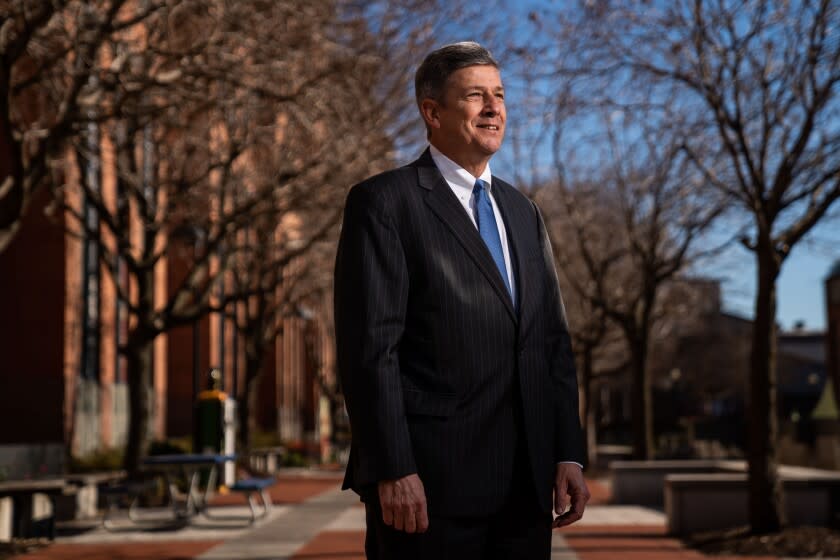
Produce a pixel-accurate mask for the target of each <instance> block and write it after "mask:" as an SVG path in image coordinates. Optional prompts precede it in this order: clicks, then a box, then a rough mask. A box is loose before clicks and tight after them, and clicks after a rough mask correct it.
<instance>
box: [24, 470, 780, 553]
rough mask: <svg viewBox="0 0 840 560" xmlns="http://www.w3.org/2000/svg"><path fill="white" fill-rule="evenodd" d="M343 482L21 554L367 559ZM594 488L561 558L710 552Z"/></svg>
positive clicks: (304, 484) (294, 480) (304, 479)
mask: <svg viewBox="0 0 840 560" xmlns="http://www.w3.org/2000/svg"><path fill="white" fill-rule="evenodd" d="M339 484H340V477H339V476H337V475H334V474H316V475H307V476H303V475H302V474H292V475H289V474H285V475H283V476H280V477H278V483H277V484H276V485H275V486H274V487H272V489H271V495H272V498H273V499H274V500H275V503H277V504H285V505H281V506H280V507H278V508H276V509H275V512H274V513H273V514H272V515H271V516H270V517H269V518H268V519H264V520H262V521H260V522H258V523H256V524H255V525H254V526H253V527H249V528H244V529H240V530H237V531H231V532H228V533H222V532H221V531H219V530H218V529H217V530H213V529H212V526H209V525H208V526H206V527H202V526H201V525H200V524H199V526H198V527H192V528H189V529H184V530H181V531H177V532H172V533H170V532H166V533H161V532H158V533H156V534H139V535H136V534H133V535H131V536H130V537H126V538H123V537H120V536H119V535H117V536H114V535H113V534H108V533H105V532H103V531H101V530H100V531H99V532H95V531H94V532H92V533H91V535H88V536H85V537H82V539H88V540H96V539H98V538H100V537H101V538H103V539H104V538H109V539H111V542H70V541H68V540H67V539H61V538H60V539H59V540H58V542H57V543H55V544H53V545H51V546H48V547H46V548H43V549H41V550H38V551H35V552H32V553H29V554H25V555H19V556H16V557H14V558H13V560H69V559H71V558H84V559H85V560H106V559H108V560H135V559H137V560H139V559H145V560H188V559H196V560H248V559H251V560H275V559H276V560H363V559H364V510H363V508H361V507H359V505H360V504H359V502H358V499H357V498H356V497H355V496H354V495H353V494H351V493H349V492H340V491H339ZM590 490H591V492H592V500H591V502H590V507H589V508H588V510H587V515H586V516H585V517H584V520H583V521H582V522H581V523H579V524H576V525H573V526H571V527H567V528H565V529H563V530H560V531H556V532H555V535H554V541H553V546H552V559H553V560H615V559H616V558H620V559H621V560H700V559H702V558H705V557H704V556H703V555H702V554H700V553H698V552H696V551H693V550H686V549H685V548H684V547H683V546H682V544H681V543H680V542H679V541H678V540H676V539H672V538H669V537H668V536H667V535H666V534H665V525H664V518H663V516H662V514H661V513H660V512H656V511H654V510H647V509H645V508H634V507H626V506H621V507H619V506H610V505H608V502H609V494H610V489H609V486H608V485H606V484H603V483H601V482H599V481H590ZM243 503H244V499H243V498H242V496H240V495H236V494H231V495H225V496H219V497H217V498H216V499H215V500H214V504H215V505H219V506H221V505H231V506H233V507H232V508H231V509H232V510H241V509H242V504H243ZM158 539H160V540H158ZM222 541H223V542H222ZM716 560H734V559H732V558H728V557H716ZM739 560H773V559H770V558H759V557H750V558H747V557H739Z"/></svg>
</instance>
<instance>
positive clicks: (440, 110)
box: [335, 42, 589, 560]
mask: <svg viewBox="0 0 840 560" xmlns="http://www.w3.org/2000/svg"><path fill="white" fill-rule="evenodd" d="M415 87H416V95H417V103H418V106H419V109H420V113H421V115H422V117H423V120H424V121H425V124H426V128H427V132H428V138H429V143H430V147H429V149H427V150H426V151H425V152H424V153H423V155H422V156H421V157H420V159H418V160H417V161H415V162H413V163H411V164H409V165H407V166H405V167H401V168H399V169H395V170H392V171H389V172H386V173H383V174H380V175H377V176H375V177H372V178H370V179H368V180H366V181H364V182H362V183H360V184H359V185H356V186H355V187H353V188H352V189H351V191H350V194H349V196H348V198H347V203H346V207H345V211H344V222H343V226H342V232H341V240H340V242H339V249H338V256H337V259H336V270H335V320H336V341H337V349H338V371H339V376H340V379H341V383H342V386H343V390H344V395H345V398H346V403H347V408H348V412H349V415H350V424H351V428H352V445H351V450H350V460H349V464H348V466H347V475H346V478H345V483H344V487H345V488H352V489H354V490H355V491H356V492H358V493H359V494H360V495H361V497H362V500H363V501H364V502H365V508H366V513H367V537H366V543H365V548H366V552H367V556H368V558H387V559H400V560H403V559H411V558H424V559H434V560H440V559H444V558H457V559H464V560H471V559H479V558H500V559H501V558H505V559H512V558H529V559H530V558H534V559H537V558H539V559H547V558H549V556H550V548H551V528H552V526H554V527H559V526H563V525H567V524H569V523H573V522H574V521H577V520H578V519H580V517H581V515H582V514H583V510H584V507H585V505H586V502H587V500H588V499H589V492H588V490H587V488H586V484H585V482H584V479H583V474H582V472H581V465H580V463H582V462H583V450H582V447H583V446H582V436H581V428H580V422H579V420H578V398H577V378H576V374H575V367H574V360H573V356H572V351H571V345H570V337H569V333H568V329H567V324H566V318H565V313H564V310H563V304H562V301H561V297H560V292H559V288H558V285H557V278H556V275H555V270H554V262H553V257H552V253H551V247H550V246H549V242H548V238H547V236H546V232H545V225H544V224H543V221H542V218H541V217H540V214H539V211H538V210H537V207H536V206H535V205H534V203H533V202H531V201H530V200H529V199H527V198H526V197H525V196H523V195H522V194H521V193H519V192H518V191H517V190H516V189H515V188H513V187H512V186H510V185H509V184H508V183H505V182H504V181H502V180H500V179H498V178H497V177H495V176H492V175H491V173H490V167H489V161H490V158H491V157H492V155H493V154H494V153H495V152H496V151H497V150H498V149H499V147H500V146H501V143H502V138H503V137H504V132H505V118H506V113H505V104H504V89H503V87H502V82H501V78H500V75H499V70H498V64H497V62H496V61H495V60H494V59H493V57H492V56H491V55H490V53H489V52H488V51H487V50H486V49H484V48H483V47H481V46H480V45H478V44H477V43H471V42H467V43H456V44H454V45H448V46H446V47H443V48H441V49H438V50H436V51H434V52H432V53H431V54H429V55H428V56H427V57H426V59H425V60H424V61H423V63H422V64H421V66H420V68H419V69H418V70H417V74H416V78H415ZM552 493H553V506H554V510H555V511H556V513H557V514H558V515H559V517H558V518H557V519H556V520H555V521H554V522H553V523H552V515H551V510H552ZM569 504H571V507H570V509H569V510H568V511H566V508H567V507H568V506H569Z"/></svg>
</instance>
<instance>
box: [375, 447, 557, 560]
mask: <svg viewBox="0 0 840 560" xmlns="http://www.w3.org/2000/svg"><path fill="white" fill-rule="evenodd" d="M528 469H529V466H528V460H527V455H526V453H525V451H524V449H522V447H520V448H519V452H518V453H517V454H516V462H515V467H514V477H513V481H512V484H511V488H510V491H509V495H508V498H507V500H506V502H505V505H504V506H503V507H502V509H501V510H500V511H498V512H495V513H493V514H491V515H487V516H481V517H447V516H439V515H432V516H430V518H429V529H428V530H427V531H426V532H425V533H414V534H408V533H405V532H403V531H397V530H396V529H393V528H392V527H390V526H388V525H385V523H384V522H383V521H382V509H381V507H380V505H379V501H378V500H377V499H369V500H367V501H366V502H365V511H366V517H367V535H366V537H365V553H366V555H367V558H368V560H484V559H490V560H548V559H549V557H550V556H551V522H552V516H551V514H550V513H546V512H544V511H542V510H541V509H540V507H539V505H538V504H539V503H538V501H537V496H536V492H535V489H534V484H533V482H532V478H531V476H530V474H529V470H528Z"/></svg>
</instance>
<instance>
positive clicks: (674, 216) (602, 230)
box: [554, 108, 722, 459]
mask: <svg viewBox="0 0 840 560" xmlns="http://www.w3.org/2000/svg"><path fill="white" fill-rule="evenodd" d="M562 110H565V108H561V111H562ZM558 118H559V120H558V123H557V124H556V126H557V128H556V129H555V139H554V144H555V157H556V161H557V162H558V169H559V170H560V177H559V180H558V181H557V182H556V183H555V186H556V187H557V189H558V191H557V193H556V195H555V196H556V197H557V201H558V204H557V206H556V207H557V209H558V210H559V212H558V213H557V215H556V216H555V218H554V219H555V220H559V222H560V224H561V226H560V227H561V233H560V234H559V236H558V237H559V238H560V239H559V240H558V242H557V243H556V246H555V251H557V252H558V253H559V258H558V263H560V267H561V268H565V269H566V271H567V272H566V274H564V276H566V280H567V282H568V283H569V285H570V286H571V287H572V294H573V295H572V297H576V298H580V299H581V300H583V301H584V302H585V304H584V306H585V307H588V309H587V310H586V312H587V313H589V315H590V316H589V319H588V320H587V322H586V323H584V324H585V325H586V326H587V327H589V328H588V329H587V331H588V332H586V334H585V335H583V340H581V341H580V343H581V344H582V348H583V349H590V348H591V349H594V348H595V347H596V346H598V345H600V344H601V343H602V342H603V338H604V336H605V335H606V334H607V328H606V325H604V324H603V323H602V321H601V316H603V319H608V320H609V321H610V322H612V323H613V324H614V325H616V326H617V327H618V329H619V330H620V332H621V333H622V336H623V339H624V341H625V344H626V347H627V351H628V358H629V364H628V365H629V369H630V372H631V384H630V386H631V391H632V398H631V407H632V424H633V425H632V432H633V449H634V455H635V456H636V457H638V458H641V459H650V458H652V457H653V456H654V454H655V440H654V429H653V410H652V404H653V403H652V387H651V379H650V372H649V367H648V366H649V363H648V361H649V360H648V352H649V350H650V346H651V342H652V341H651V333H652V331H653V328H654V325H655V323H656V322H657V321H658V320H659V318H660V316H661V315H662V313H664V312H666V310H665V309H663V308H662V306H661V305H660V302H659V294H660V292H661V288H662V286H663V285H664V284H666V283H667V282H669V281H670V280H671V279H673V278H675V277H676V276H677V275H678V274H679V273H680V272H681V271H683V270H684V269H685V268H686V267H687V266H688V264H689V263H690V262H691V260H692V259H693V258H694V257H695V255H696V253H697V250H696V249H695V247H694V243H695V242H696V240H697V237H698V235H699V234H700V233H701V232H703V231H704V230H705V229H706V228H708V227H709V225H710V224H711V223H712V221H713V220H714V219H715V218H716V217H717V216H718V215H719V214H720V212H721V210H722V206H721V205H720V204H717V203H716V202H715V201H714V200H712V199H710V198H708V197H703V196H698V191H697V188H696V187H697V181H698V177H697V175H696V173H692V168H691V167H690V162H689V160H688V158H687V157H686V156H685V155H684V154H683V152H682V151H681V149H680V146H679V145H677V144H675V143H673V142H667V139H665V140H666V141H665V142H663V138H661V137H660V136H659V135H658V134H657V131H655V130H652V129H651V128H649V126H648V124H647V123H646V122H645V121H641V122H638V121H634V120H632V118H630V116H629V115H628V116H626V117H624V116H623V115H620V114H618V115H617V114H610V115H608V117H607V118H605V119H603V120H602V121H601V122H603V123H604V124H603V126H602V128H601V130H603V131H605V134H604V135H603V136H596V135H593V136H592V137H591V138H588V139H587V143H585V144H582V143H581V142H580V140H579V139H578V142H575V143H574V147H571V148H570V147H569V146H568V145H566V144H565V136H564V135H563V126H564V123H562V115H561V114H560V113H559V112H558ZM622 119H625V120H622ZM614 121H621V124H620V125H619V124H615V122H614ZM597 146H600V147H597ZM584 149H585V150H587V162H588V163H587V164H581V163H579V162H580V160H579V159H578V156H577V155H576V154H577V153H580V151H582V150H584ZM587 375H591V372H588V374H587Z"/></svg>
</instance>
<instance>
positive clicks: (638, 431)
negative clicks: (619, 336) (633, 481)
mask: <svg viewBox="0 0 840 560" xmlns="http://www.w3.org/2000/svg"><path fill="white" fill-rule="evenodd" d="M628 338H629V337H628ZM646 364H647V339H646V338H645V337H643V336H642V337H633V338H632V339H631V341H630V371H631V375H632V387H631V389H630V391H631V395H632V403H631V413H632V415H633V418H632V425H633V457H634V458H635V459H641V460H647V459H652V458H653V454H654V453H653V452H654V443H653V413H652V409H653V403H652V397H651V390H650V379H648V375H647V371H646V370H647V368H646Z"/></svg>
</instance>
